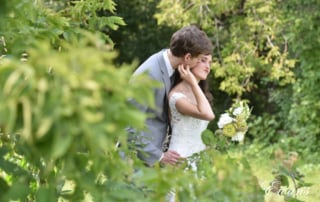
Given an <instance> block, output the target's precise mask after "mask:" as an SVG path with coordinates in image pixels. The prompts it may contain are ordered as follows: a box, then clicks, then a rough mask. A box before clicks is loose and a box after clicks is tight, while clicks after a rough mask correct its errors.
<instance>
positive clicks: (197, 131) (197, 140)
mask: <svg viewBox="0 0 320 202" xmlns="http://www.w3.org/2000/svg"><path fill="white" fill-rule="evenodd" d="M183 97H186V96H185V95H184V94H182V93H173V94H172V95H171V97H170V98H169V107H170V110H171V126H172V136H171V140H170V144H169V149H171V150H175V151H176V152H178V153H179V154H180V155H181V156H182V157H189V156H191V155H192V154H194V153H197V152H200V151H202V150H204V149H205V145H204V144H203V142H202V139H201V133H202V132H203V131H204V130H205V129H206V128H207V126H208V123H209V122H208V121H205V120H201V119H197V118H193V117H190V116H185V115H183V114H181V113H180V112H178V111H177V109H176V101H177V100H178V99H180V98H183Z"/></svg>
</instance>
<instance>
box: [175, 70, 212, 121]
mask: <svg viewBox="0 0 320 202" xmlns="http://www.w3.org/2000/svg"><path fill="white" fill-rule="evenodd" d="M178 71H179V72H180V75H181V77H182V78H183V79H184V80H185V81H187V82H188V83H189V85H190V87H191V89H192V92H193V94H194V96H195V98H196V102H197V104H194V103H191V102H190V101H189V100H188V99H187V98H181V99H178V100H177V102H176V108H177V110H178V111H179V112H180V113H182V114H184V115H189V116H192V117H195V118H199V119H204V120H209V121H210V120H212V119H214V117H215V116H214V113H213V111H212V108H211V105H210V103H209V101H208V99H207V98H206V96H205V95H204V93H203V91H202V90H201V88H200V86H199V84H198V81H197V80H196V78H195V77H194V75H193V74H192V73H191V72H190V69H189V68H186V69H184V68H183V67H182V66H179V67H178Z"/></svg>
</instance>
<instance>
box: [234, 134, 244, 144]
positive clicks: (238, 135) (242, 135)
mask: <svg viewBox="0 0 320 202" xmlns="http://www.w3.org/2000/svg"><path fill="white" fill-rule="evenodd" d="M244 134H245V133H244V132H237V133H236V134H235V135H234V136H233V137H232V138H231V140H233V141H238V142H242V141H243V139H244Z"/></svg>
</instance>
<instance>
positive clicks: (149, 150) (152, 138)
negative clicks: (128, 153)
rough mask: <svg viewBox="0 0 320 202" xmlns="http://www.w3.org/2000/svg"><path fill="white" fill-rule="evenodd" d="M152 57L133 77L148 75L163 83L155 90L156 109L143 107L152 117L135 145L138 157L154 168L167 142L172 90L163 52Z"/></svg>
mask: <svg viewBox="0 0 320 202" xmlns="http://www.w3.org/2000/svg"><path fill="white" fill-rule="evenodd" d="M164 51H166V50H161V51H159V52H158V53H155V54H154V55H152V56H150V57H149V58H148V59H147V60H146V61H145V62H144V63H143V64H141V65H140V66H139V67H138V68H137V69H136V71H135V72H134V74H133V76H136V75H139V74H142V73H146V74H147V75H148V76H149V77H150V78H152V79H154V80H156V81H158V82H161V83H162V84H163V86H162V87H160V88H156V89H154V98H155V106H156V109H151V108H149V107H147V106H145V107H143V109H142V110H143V111H144V112H146V113H152V117H149V118H147V119H146V123H145V124H146V130H144V131H139V132H138V133H137V134H136V135H137V136H136V137H135V138H134V139H135V141H136V142H135V143H136V146H137V147H138V148H139V149H138V157H139V158H140V159H142V160H143V161H145V162H146V163H147V164H148V165H149V166H152V165H153V164H154V163H155V162H156V161H158V160H159V159H160V158H161V155H162V153H163V152H162V147H163V142H164V141H165V138H166V134H167V129H168V104H167V103H168V102H167V96H168V92H169V90H170V86H171V83H170V78H169V75H168V70H167V68H166V64H165V61H164V58H163V52H164Z"/></svg>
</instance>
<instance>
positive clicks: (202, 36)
mask: <svg viewBox="0 0 320 202" xmlns="http://www.w3.org/2000/svg"><path fill="white" fill-rule="evenodd" d="M208 53H209V54H211V53H212V45H211V42H210V39H209V38H208V36H207V34H206V33H205V32H203V31H202V30H200V29H199V28H198V27H196V26H194V25H191V26H186V27H183V28H181V29H179V30H178V31H176V32H175V33H174V34H173V35H172V37H171V40H170V48H169V49H163V50H161V51H159V52H157V53H155V54H153V55H152V56H150V57H149V58H148V59H147V60H146V61H145V62H143V63H142V64H141V65H140V66H139V67H138V68H137V69H136V71H135V72H134V74H133V76H137V75H139V74H142V73H144V74H147V75H148V76H149V77H150V78H151V79H153V80H156V81H157V82H160V83H162V84H163V85H162V87H161V88H156V89H154V100H155V106H156V108H150V107H148V106H145V107H143V109H141V110H143V111H144V112H145V113H149V114H150V113H151V114H152V116H149V118H147V119H146V122H145V126H146V130H144V131H134V129H130V130H129V132H130V134H129V138H130V139H131V140H132V139H133V140H134V143H135V146H136V149H137V151H138V157H139V158H140V159H141V160H143V161H144V162H145V163H146V164H147V165H148V166H153V165H154V164H155V163H156V162H160V163H162V164H171V165H174V164H176V163H177V162H178V161H179V159H181V157H180V155H179V154H178V153H177V152H176V151H172V150H168V151H165V152H164V151H163V144H164V141H165V139H166V136H167V132H168V131H169V115H168V110H169V109H168V97H167V96H168V93H169V90H170V88H171V81H170V76H171V75H172V74H173V73H174V71H175V69H176V68H177V67H178V65H179V64H185V65H190V66H194V65H195V64H196V63H198V56H199V55H200V54H208Z"/></svg>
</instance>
